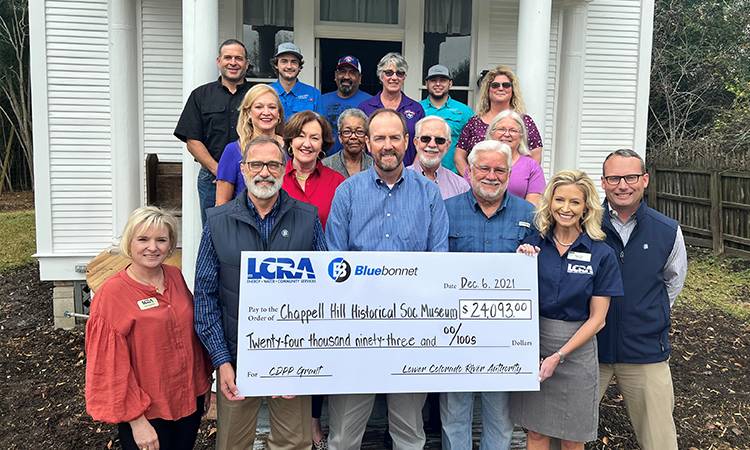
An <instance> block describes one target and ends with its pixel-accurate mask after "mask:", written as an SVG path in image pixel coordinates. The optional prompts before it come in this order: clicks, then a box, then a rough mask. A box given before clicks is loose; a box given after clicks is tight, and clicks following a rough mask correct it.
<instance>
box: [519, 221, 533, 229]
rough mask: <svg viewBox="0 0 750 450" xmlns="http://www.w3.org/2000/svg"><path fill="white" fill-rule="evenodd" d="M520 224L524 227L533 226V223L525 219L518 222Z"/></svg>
mask: <svg viewBox="0 0 750 450" xmlns="http://www.w3.org/2000/svg"><path fill="white" fill-rule="evenodd" d="M518 226H519V227H524V228H531V224H530V223H529V222H524V221H520V222H518Z"/></svg>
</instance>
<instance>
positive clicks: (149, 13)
mask: <svg viewBox="0 0 750 450" xmlns="http://www.w3.org/2000/svg"><path fill="white" fill-rule="evenodd" d="M140 5H141V11H140V13H141V36H140V43H139V44H140V54H141V58H142V74H141V79H142V83H143V89H142V93H143V94H142V95H143V98H142V105H143V127H142V129H143V150H144V152H145V153H146V154H149V153H156V154H157V155H159V160H160V161H175V162H178V161H181V158H182V154H183V152H184V148H185V146H184V144H183V143H182V142H180V141H179V140H178V139H177V138H176V137H174V135H173V134H172V133H173V132H174V127H175V125H176V124H177V119H179V117H180V112H182V106H183V100H182V2H181V1H180V0H142V1H141V2H140Z"/></svg>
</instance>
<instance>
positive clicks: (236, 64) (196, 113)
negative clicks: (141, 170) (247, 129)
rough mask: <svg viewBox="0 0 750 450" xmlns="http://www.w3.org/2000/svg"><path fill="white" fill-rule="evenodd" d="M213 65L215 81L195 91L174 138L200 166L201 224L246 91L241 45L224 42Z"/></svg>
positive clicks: (234, 135)
mask: <svg viewBox="0 0 750 450" xmlns="http://www.w3.org/2000/svg"><path fill="white" fill-rule="evenodd" d="M216 65H217V67H218V68H219V72H220V73H221V76H220V77H219V79H218V80H216V81H212V82H210V83H207V84H204V85H203V86H199V87H197V88H196V89H195V90H194V91H193V92H192V93H190V97H189V98H188V100H187V102H186V103H185V108H184V109H183V110H182V114H181V115H180V120H179V121H178V122H177V127H176V128H175V130H174V135H175V136H177V138H178V139H179V140H181V141H183V142H185V143H186V144H187V149H188V151H189V152H190V154H191V155H193V157H194V158H195V159H196V160H197V161H198V162H199V163H200V164H201V170H200V172H199V173H198V198H199V200H200V208H201V223H203V222H205V221H206V208H210V207H212V206H214V203H215V202H216V168H217V166H218V164H219V163H218V161H219V158H221V154H222V152H223V151H224V147H225V146H226V145H227V144H229V143H230V142H233V141H235V140H237V130H236V127H237V117H238V115H239V111H238V108H239V106H240V103H242V98H243V97H244V96H245V93H246V92H247V90H248V89H250V83H246V82H245V74H246V73H247V69H248V61H247V49H246V48H245V44H243V43H242V42H240V41H238V40H236V39H228V40H226V41H224V42H223V43H222V44H221V46H219V56H218V57H217V58H216Z"/></svg>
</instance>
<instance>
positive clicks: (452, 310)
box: [237, 252, 539, 396]
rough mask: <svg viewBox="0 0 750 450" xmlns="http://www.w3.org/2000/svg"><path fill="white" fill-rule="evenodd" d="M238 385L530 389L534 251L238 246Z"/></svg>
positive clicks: (260, 389)
mask: <svg viewBox="0 0 750 450" xmlns="http://www.w3.org/2000/svg"><path fill="white" fill-rule="evenodd" d="M240 280H241V281H240V306H239V323H238V339H237V342H238V349H237V385H238V387H239V390H240V393H241V395H245V396H266V395H281V394H297V395H303V394H342V393H378V392H451V391H453V392H458V391H524V390H538V389H539V383H538V381H537V376H538V370H539V338H538V336H539V322H538V314H539V309H538V306H537V295H538V293H537V266H536V259H535V258H533V257H529V256H525V255H519V254H506V253H490V254H488V253H406V252H403V253H402V252H243V253H242V267H241V277H240Z"/></svg>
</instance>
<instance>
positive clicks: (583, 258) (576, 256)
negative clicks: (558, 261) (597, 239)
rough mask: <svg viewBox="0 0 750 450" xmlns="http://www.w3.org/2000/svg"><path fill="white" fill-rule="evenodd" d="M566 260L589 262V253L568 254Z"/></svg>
mask: <svg viewBox="0 0 750 450" xmlns="http://www.w3.org/2000/svg"><path fill="white" fill-rule="evenodd" d="M568 259H572V260H573V261H583V262H591V253H583V252H568Z"/></svg>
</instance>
